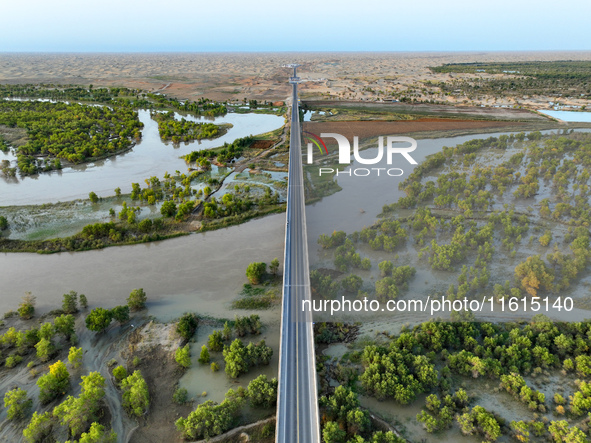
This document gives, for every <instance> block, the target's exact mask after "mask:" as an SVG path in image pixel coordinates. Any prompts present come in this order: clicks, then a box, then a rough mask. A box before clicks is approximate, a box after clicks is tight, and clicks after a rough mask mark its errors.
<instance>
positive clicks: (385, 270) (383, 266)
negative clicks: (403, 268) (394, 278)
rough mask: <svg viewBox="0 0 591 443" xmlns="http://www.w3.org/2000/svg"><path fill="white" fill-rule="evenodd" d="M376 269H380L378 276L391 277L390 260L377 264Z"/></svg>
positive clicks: (391, 265) (391, 266) (392, 266)
mask: <svg viewBox="0 0 591 443" xmlns="http://www.w3.org/2000/svg"><path fill="white" fill-rule="evenodd" d="M378 268H379V269H380V274H381V275H382V277H388V276H389V275H392V270H393V269H394V265H393V264H392V262H391V261H390V260H384V261H383V262H380V263H379V264H378Z"/></svg>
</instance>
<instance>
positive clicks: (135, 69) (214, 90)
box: [0, 51, 591, 108]
mask: <svg viewBox="0 0 591 443" xmlns="http://www.w3.org/2000/svg"><path fill="white" fill-rule="evenodd" d="M519 60H522V61H528V60H546V61H549V60H591V51H584V52H572V51H571V52H509V53H508V52H505V53H502V52H478V53H476V52H471V53H459V52H456V53H428V52H421V53H410V52H405V53H287V52H285V53H201V54H186V53H170V54H157V53H149V54H138V53H130V54H36V53H27V54H16V53H2V54H0V82H1V83H31V82H34V83H38V82H46V83H58V84H64V83H65V84H68V83H74V84H84V85H88V84H90V83H92V84H94V85H120V86H128V87H140V88H143V89H147V90H152V91H162V92H164V91H165V92H166V93H167V94H170V95H172V96H176V97H178V98H185V99H187V98H188V99H195V98H199V97H208V98H211V99H214V100H237V101H241V100H242V99H244V98H248V99H257V100H272V101H277V100H284V99H286V98H287V97H288V95H289V85H288V84H287V82H286V77H287V76H288V75H289V70H288V69H286V68H282V67H281V65H282V64H285V63H291V62H298V63H301V64H302V67H301V68H300V70H299V73H300V77H301V78H302V80H303V83H302V85H301V88H300V96H301V97H302V98H303V99H308V98H316V99H318V98H321V99H326V98H332V99H335V98H336V99H346V100H376V99H377V98H378V96H380V97H385V96H386V97H387V96H388V94H390V93H393V92H396V91H406V90H409V89H413V90H416V88H418V89H419V90H420V89H421V88H423V87H424V82H426V81H431V82H439V81H446V80H450V79H451V78H452V76H450V75H449V74H433V73H431V71H430V70H429V69H428V67H429V66H438V65H441V64H443V63H462V62H486V61H491V62H493V61H519ZM478 75H479V76H480V77H486V76H487V75H488V76H489V77H490V76H491V75H490V74H478ZM471 76H472V77H473V76H474V75H473V74H454V75H453V77H454V78H471ZM438 100H442V101H447V102H449V103H457V102H460V103H461V102H462V100H461V99H458V98H452V97H439V98H438ZM547 101H548V100H547V99H546V98H545V97H529V98H519V99H517V101H516V99H513V98H500V99H493V98H482V99H480V100H477V101H476V102H475V104H485V105H491V106H494V105H497V106H514V105H522V106H527V107H531V108H542V107H547ZM571 102H572V103H571ZM567 104H581V103H579V101H578V100H571V101H569V103H567ZM582 104H585V103H582Z"/></svg>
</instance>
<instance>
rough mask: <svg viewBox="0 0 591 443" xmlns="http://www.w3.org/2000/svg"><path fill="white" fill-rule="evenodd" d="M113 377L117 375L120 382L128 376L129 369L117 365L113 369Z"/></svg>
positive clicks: (116, 377) (116, 378)
mask: <svg viewBox="0 0 591 443" xmlns="http://www.w3.org/2000/svg"><path fill="white" fill-rule="evenodd" d="M113 377H115V380H117V381H119V382H120V381H121V380H123V379H124V378H125V377H127V369H125V368H124V367H123V366H117V367H116V368H115V369H113Z"/></svg>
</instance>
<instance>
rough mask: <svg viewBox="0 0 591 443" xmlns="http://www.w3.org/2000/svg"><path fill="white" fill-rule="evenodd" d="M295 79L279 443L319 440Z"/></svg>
mask: <svg viewBox="0 0 591 443" xmlns="http://www.w3.org/2000/svg"><path fill="white" fill-rule="evenodd" d="M298 66H299V65H296V64H291V65H286V67H289V68H293V76H291V77H290V81H289V82H290V83H291V85H292V88H293V91H292V101H291V133H290V143H289V176H288V189H287V217H286V223H285V257H284V272H283V300H282V305H281V343H280V347H279V388H278V398H277V429H276V433H275V438H276V442H277V443H320V441H321V440H320V420H319V414H318V390H317V384H316V357H315V353H314V335H313V330H312V314H311V312H303V311H302V301H303V300H309V299H310V298H311V293H310V275H309V265H308V238H307V235H306V208H305V198H304V175H303V168H302V153H301V128H300V112H299V106H298V83H299V80H300V79H299V77H298V76H297V72H296V70H297V67H298Z"/></svg>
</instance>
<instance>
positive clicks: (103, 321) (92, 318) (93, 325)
mask: <svg viewBox="0 0 591 443" xmlns="http://www.w3.org/2000/svg"><path fill="white" fill-rule="evenodd" d="M112 318H113V317H112V313H111V311H110V310H109V309H104V308H94V309H93V310H92V311H90V314H88V315H87V316H86V327H87V328H88V329H90V330H91V331H94V332H103V331H104V330H105V329H107V327H108V326H109V324H111V320H112Z"/></svg>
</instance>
